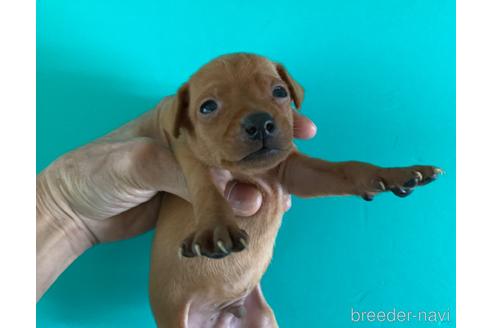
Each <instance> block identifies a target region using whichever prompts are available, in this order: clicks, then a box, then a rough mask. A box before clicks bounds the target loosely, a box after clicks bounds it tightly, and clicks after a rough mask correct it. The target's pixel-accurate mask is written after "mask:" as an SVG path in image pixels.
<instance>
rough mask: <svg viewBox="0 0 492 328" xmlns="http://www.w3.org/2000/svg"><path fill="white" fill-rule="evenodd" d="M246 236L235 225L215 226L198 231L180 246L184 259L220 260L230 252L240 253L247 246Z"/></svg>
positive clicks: (244, 232)
mask: <svg viewBox="0 0 492 328" xmlns="http://www.w3.org/2000/svg"><path fill="white" fill-rule="evenodd" d="M248 240H249V237H248V234H247V233H246V231H244V230H242V229H239V227H237V226H236V225H235V224H229V225H226V224H216V225H215V226H212V227H206V228H201V229H198V230H197V231H196V232H194V233H192V234H191V235H190V236H189V237H188V238H186V240H185V241H184V242H183V244H182V245H181V254H182V255H183V256H184V257H196V256H205V257H208V258H211V259H221V258H223V257H226V256H227V255H229V254H231V253H232V252H240V251H242V250H244V249H245V248H246V247H247V246H248Z"/></svg>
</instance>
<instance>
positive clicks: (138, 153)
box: [115, 138, 190, 200]
mask: <svg viewBox="0 0 492 328" xmlns="http://www.w3.org/2000/svg"><path fill="white" fill-rule="evenodd" d="M120 153H122V155H119V157H118V158H119V160H118V158H115V162H116V165H117V167H118V168H119V169H120V174H121V175H122V176H123V178H124V179H125V180H124V181H127V182H128V183H130V184H131V185H133V186H134V187H136V188H137V189H138V190H142V191H154V192H157V191H166V192H169V193H172V194H175V195H177V196H179V197H181V198H184V199H187V200H189V199H190V195H189V192H188V189H187V186H186V180H185V178H184V176H183V173H182V171H181V168H180V166H179V164H178V163H177V162H176V159H175V157H174V155H173V153H172V152H171V150H169V149H168V148H166V147H164V146H163V145H161V144H159V143H157V142H155V141H153V140H151V139H148V138H139V139H134V140H132V141H129V142H127V144H126V149H123V150H120ZM122 156H126V160H125V161H124V162H126V163H128V164H127V165H118V162H122V160H121V158H122Z"/></svg>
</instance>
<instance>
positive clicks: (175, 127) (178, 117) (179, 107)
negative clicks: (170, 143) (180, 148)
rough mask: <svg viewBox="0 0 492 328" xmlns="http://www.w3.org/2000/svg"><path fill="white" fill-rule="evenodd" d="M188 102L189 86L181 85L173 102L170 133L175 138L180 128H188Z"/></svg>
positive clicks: (189, 123) (186, 84)
mask: <svg viewBox="0 0 492 328" xmlns="http://www.w3.org/2000/svg"><path fill="white" fill-rule="evenodd" d="M189 101H190V95H189V85H188V83H185V84H183V85H182V86H181V87H180V88H179V90H178V92H177V93H176V96H175V97H174V100H173V105H172V111H173V112H174V117H173V120H174V121H173V122H172V133H173V136H174V137H175V138H177V137H179V130H180V128H181V127H190V126H191V121H190V118H189V116H188V105H189Z"/></svg>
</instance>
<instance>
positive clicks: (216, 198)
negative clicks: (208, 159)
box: [175, 147, 248, 259]
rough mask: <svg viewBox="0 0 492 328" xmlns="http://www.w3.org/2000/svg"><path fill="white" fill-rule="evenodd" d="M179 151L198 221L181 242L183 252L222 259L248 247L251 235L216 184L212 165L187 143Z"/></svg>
mask: <svg viewBox="0 0 492 328" xmlns="http://www.w3.org/2000/svg"><path fill="white" fill-rule="evenodd" d="M175 155H176V157H177V159H178V161H179V162H180V165H181V168H182V170H183V172H184V175H185V177H186V182H187V186H188V189H189V192H190V196H191V201H192V204H193V213H194V216H195V222H196V224H197V225H196V230H195V232H193V233H192V234H190V235H189V236H188V238H186V240H185V241H184V242H183V244H182V246H181V252H182V255H183V256H185V257H195V256H206V257H209V258H214V259H218V258H223V257H225V256H227V255H229V254H230V253H231V252H240V251H242V250H243V249H245V248H246V246H247V243H248V235H247V234H246V232H245V231H244V230H242V229H240V228H239V227H238V225H237V224H236V223H235V220H234V213H233V212H232V208H231V207H230V205H229V204H228V203H227V201H226V200H225V198H224V197H223V196H222V195H221V194H220V192H219V190H218V189H217V188H216V187H215V185H214V183H213V181H212V178H211V175H210V170H209V168H208V167H207V166H205V165H203V164H202V163H201V162H199V161H198V160H197V159H196V158H195V157H194V156H193V155H192V154H191V152H190V151H189V150H188V149H186V148H185V147H180V148H179V150H178V149H177V150H176V151H175Z"/></svg>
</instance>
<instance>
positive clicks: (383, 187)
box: [378, 180, 386, 191]
mask: <svg viewBox="0 0 492 328" xmlns="http://www.w3.org/2000/svg"><path fill="white" fill-rule="evenodd" d="M378 188H379V190H381V191H385V190H386V186H385V184H384V182H383V181H381V180H378Z"/></svg>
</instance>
